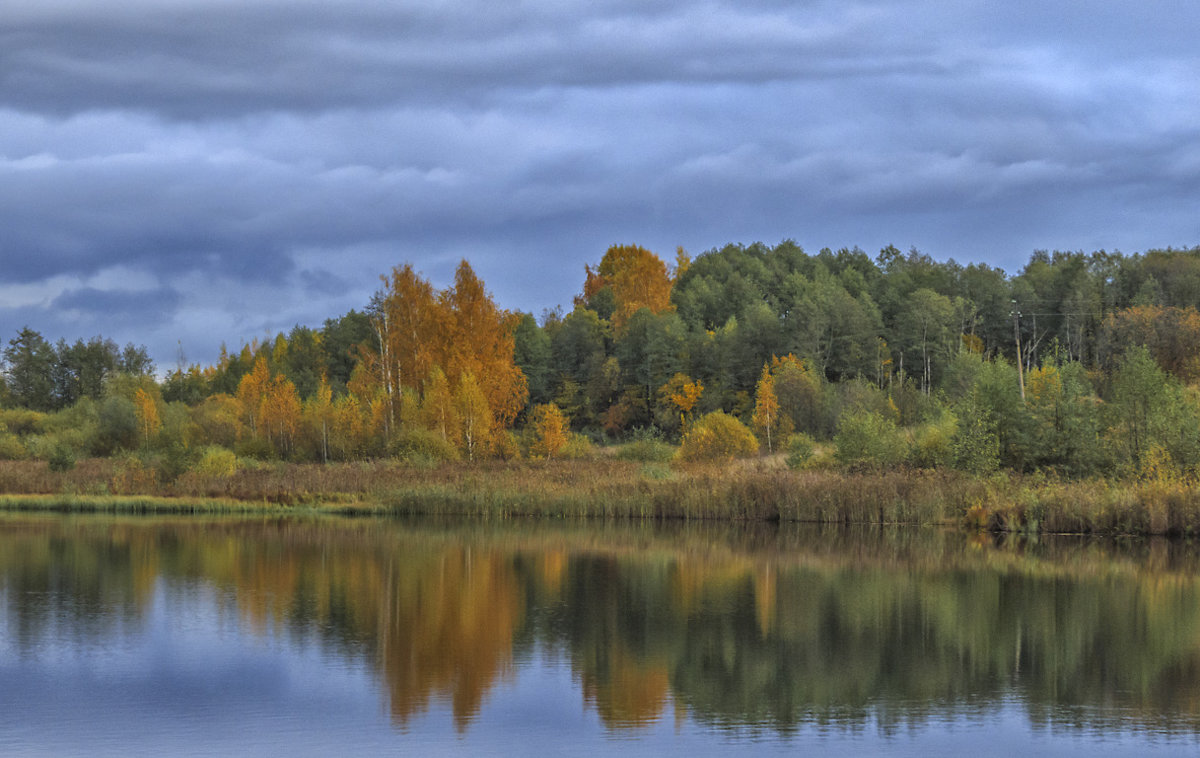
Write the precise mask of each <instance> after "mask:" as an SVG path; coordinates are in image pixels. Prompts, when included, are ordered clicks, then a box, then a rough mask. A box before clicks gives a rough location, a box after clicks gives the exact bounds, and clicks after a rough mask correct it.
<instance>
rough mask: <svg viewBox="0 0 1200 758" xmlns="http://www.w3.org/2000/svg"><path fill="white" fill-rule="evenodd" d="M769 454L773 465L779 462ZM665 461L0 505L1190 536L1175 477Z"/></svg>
mask: <svg viewBox="0 0 1200 758" xmlns="http://www.w3.org/2000/svg"><path fill="white" fill-rule="evenodd" d="M776 458H778V460H776ZM776 458H760V459H751V460H745V461H734V462H730V463H711V464H687V465H680V464H677V463H676V464H667V463H662V462H646V461H628V460H618V459H616V458H614V457H600V458H596V459H592V460H582V461H513V462H488V463H480V464H467V463H461V462H452V463H444V464H442V465H439V466H434V467H427V466H414V465H400V464H396V463H394V462H371V463H346V464H331V465H320V464H284V463H277V464H262V465H257V466H246V467H240V468H238V469H237V470H236V471H234V473H232V474H229V473H228V468H227V467H226V468H224V469H216V470H215V473H214V472H212V471H209V472H207V473H205V472H204V471H190V472H187V473H185V474H184V475H182V476H180V477H178V478H176V479H175V480H174V481H164V480H163V479H162V478H161V477H159V476H157V475H155V473H154V471H153V470H152V469H147V468H145V467H144V466H143V465H142V464H141V463H139V462H136V461H135V460H130V461H125V462H122V461H119V460H110V459H88V460H81V461H79V462H78V463H77V465H76V466H75V467H74V468H73V469H71V470H69V471H58V472H56V471H51V470H50V468H49V467H48V466H47V464H46V463H45V462H39V461H0V492H4V493H9V494H7V495H2V496H0V509H31V508H38V509H60V510H64V509H65V510H105V511H123V512H181V513H192V512H212V513H223V512H248V511H270V512H279V511H296V510H302V511H314V510H319V511H326V512H338V513H351V514H361V513H376V514H411V515H456V516H457V515H468V516H481V517H488V518H509V517H524V516H533V517H543V518H564V517H583V518H610V519H612V518H616V519H681V520H696V521H703V520H725V521H761V522H768V521H787V522H812V523H825V524H843V525H848V524H864V525H868V524H878V525H886V524H924V525H929V524H942V525H963V526H966V527H968V528H975V529H980V530H988V531H995V532H1024V533H1037V532H1055V533H1105V534H1179V535H1183V534H1200V487H1198V486H1197V483H1196V482H1193V481H1191V480H1185V479H1163V478H1159V479H1154V480H1145V481H1110V480H1101V479H1096V480H1086V481H1070V480H1063V479H1057V478H1052V477H1045V476H1028V477H1022V476H1019V475H1015V474H1008V473H999V474H994V475H992V476H990V477H975V476H971V475H968V474H963V473H960V472H953V471H946V472H935V471H922V470H904V469H901V470H894V471H874V472H861V473H847V472H844V471H840V470H835V469H809V468H806V469H800V470H790V469H788V468H786V466H785V465H784V464H783V462H782V457H780V456H777V457H776Z"/></svg>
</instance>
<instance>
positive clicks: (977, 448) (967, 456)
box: [951, 403, 1000, 474]
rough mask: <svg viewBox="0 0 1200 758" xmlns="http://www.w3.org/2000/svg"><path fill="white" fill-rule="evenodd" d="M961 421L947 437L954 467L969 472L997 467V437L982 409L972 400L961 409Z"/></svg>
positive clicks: (975, 472) (998, 459) (985, 470)
mask: <svg viewBox="0 0 1200 758" xmlns="http://www.w3.org/2000/svg"><path fill="white" fill-rule="evenodd" d="M961 416H962V419H963V420H962V423H960V424H959V425H958V428H957V429H956V430H955V432H954V437H953V439H952V440H951V450H952V453H953V459H954V467H955V468H957V469H961V470H963V471H967V472H969V473H972V474H987V473H991V472H992V471H995V470H996V469H998V468H1000V437H999V435H998V434H997V433H996V424H995V422H993V421H992V417H991V414H989V413H988V412H987V410H986V409H984V408H981V407H980V406H978V405H975V404H973V403H970V404H965V405H964V406H963V409H962V411H961Z"/></svg>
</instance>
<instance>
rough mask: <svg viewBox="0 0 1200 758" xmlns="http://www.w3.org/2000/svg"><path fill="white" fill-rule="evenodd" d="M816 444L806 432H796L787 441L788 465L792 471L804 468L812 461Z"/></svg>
mask: <svg viewBox="0 0 1200 758" xmlns="http://www.w3.org/2000/svg"><path fill="white" fill-rule="evenodd" d="M815 448H816V443H815V442H814V441H813V438H812V437H809V436H808V435H807V434H805V433H804V432H796V433H795V434H793V435H792V436H791V437H789V438H788V441H787V465H788V468H790V469H799V468H804V467H805V466H806V465H808V462H809V461H810V460H812V456H813V450H814V449H815Z"/></svg>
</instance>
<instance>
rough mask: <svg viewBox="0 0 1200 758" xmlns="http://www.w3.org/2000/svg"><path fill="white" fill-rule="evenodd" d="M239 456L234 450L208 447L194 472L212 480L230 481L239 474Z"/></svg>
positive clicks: (194, 467)
mask: <svg viewBox="0 0 1200 758" xmlns="http://www.w3.org/2000/svg"><path fill="white" fill-rule="evenodd" d="M237 469H238V460H237V455H236V454H234V452H233V451H232V450H226V449H225V448H223V447H219V446H217V445H212V446H209V447H206V448H205V449H204V452H203V453H202V454H201V455H200V460H198V461H196V464H195V465H194V466H193V467H192V471H194V472H195V473H197V474H199V475H200V476H205V477H209V478H212V479H228V478H229V477H231V476H233V475H234V474H236V473H237Z"/></svg>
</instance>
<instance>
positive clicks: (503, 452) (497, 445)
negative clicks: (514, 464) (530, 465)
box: [488, 429, 521, 461]
mask: <svg viewBox="0 0 1200 758" xmlns="http://www.w3.org/2000/svg"><path fill="white" fill-rule="evenodd" d="M488 444H489V447H490V451H489V452H490V454H491V456H492V457H493V458H498V459H500V460H502V461H515V460H517V459H518V458H520V457H521V441H520V440H518V439H517V435H515V434H513V433H512V431H510V430H508V429H501V430H500V431H497V432H496V433H494V434H493V435H492V438H491V440H490V442H489V443H488Z"/></svg>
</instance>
